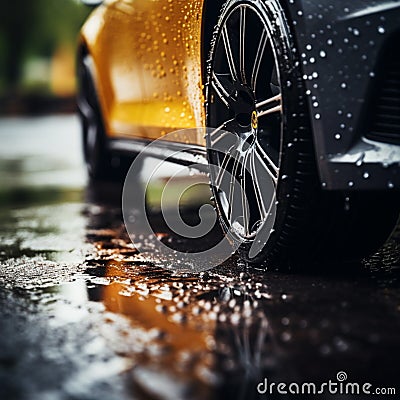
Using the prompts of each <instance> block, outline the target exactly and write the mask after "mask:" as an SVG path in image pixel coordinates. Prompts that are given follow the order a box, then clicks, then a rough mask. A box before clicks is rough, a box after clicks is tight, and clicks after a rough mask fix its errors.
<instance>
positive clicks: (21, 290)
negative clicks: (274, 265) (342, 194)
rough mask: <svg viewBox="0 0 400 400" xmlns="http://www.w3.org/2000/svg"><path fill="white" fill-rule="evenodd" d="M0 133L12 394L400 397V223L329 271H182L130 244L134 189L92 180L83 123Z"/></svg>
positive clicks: (0, 272) (2, 277)
mask: <svg viewBox="0 0 400 400" xmlns="http://www.w3.org/2000/svg"><path fill="white" fill-rule="evenodd" d="M0 138H1V143H2V145H1V147H0V178H1V187H0V205H1V209H0V216H1V224H0V399H29V400H30V399H33V400H36V399H40V400H47V399H107V400H109V399H110V400H112V399H153V398H154V399H212V398H215V399H256V398H285V397H286V396H284V395H281V396H278V395H276V397H275V396H269V395H267V394H264V395H262V394H259V393H258V392H257V385H258V383H260V382H262V381H264V378H267V379H268V381H269V382H287V383H289V382H297V383H302V382H314V383H316V384H317V383H322V382H327V381H329V380H330V379H331V380H335V379H336V377H337V373H338V372H339V371H343V372H345V373H346V374H347V377H348V378H347V381H348V382H358V383H360V384H363V383H365V382H369V383H371V384H372V387H373V388H379V387H381V388H396V389H397V393H399V391H400V379H399V372H398V363H399V359H400V336H399V332H400V229H399V228H397V231H395V233H394V235H393V237H392V238H391V239H390V240H389V241H388V243H387V244H386V245H385V247H384V248H383V250H381V251H380V252H379V253H377V254H376V255H374V256H373V257H371V258H369V259H368V260H366V262H365V263H364V265H363V266H360V267H352V268H350V267H348V266H347V267H346V266H343V265H337V266H335V268H333V270H331V272H330V273H329V274H327V273H326V271H324V267H325V269H326V266H324V265H321V266H320V271H321V272H315V273H314V274H306V275H305V274H302V275H300V274H295V273H293V274H282V273H277V272H274V271H264V270H261V269H260V270H258V269H256V268H249V267H248V266H246V265H245V264H244V263H243V262H241V261H239V260H237V259H235V258H232V259H230V260H228V261H227V262H226V263H225V264H224V265H222V266H220V267H217V268H214V269H213V270H210V271H207V272H203V273H200V274H189V273H182V272H179V271H176V270H174V266H173V265H172V266H171V265H170V266H169V268H162V267H160V265H159V262H156V260H153V259H151V258H149V257H146V256H143V255H141V254H140V253H139V252H138V250H137V249H136V248H135V247H134V246H133V244H132V243H131V242H130V240H129V238H128V236H127V234H126V231H125V228H124V225H123V222H122V216H121V206H120V192H121V185H119V184H116V183H102V184H96V185H94V184H87V183H86V179H85V172H84V167H83V162H82V159H81V156H80V137H79V127H78V122H77V119H76V118H75V117H74V116H63V117H43V118H34V119H3V120H0ZM154 218H155V220H157V215H156V213H155V217H154ZM160 234H163V235H166V233H165V232H163V231H162V228H161V227H160ZM142 239H143V241H145V240H146V238H142ZM158 261H159V260H158ZM336 397H338V396H337V395H335V396H328V395H325V396H324V395H321V396H319V397H317V398H336ZM356 397H357V398H367V397H368V396H366V395H364V397H363V395H359V396H356ZM374 397H375V398H380V397H381V396H377V395H375V396H374ZM307 398H312V396H307ZM338 398H352V396H341V397H340V396H339V397H338ZM382 398H383V397H382ZM386 398H396V396H386Z"/></svg>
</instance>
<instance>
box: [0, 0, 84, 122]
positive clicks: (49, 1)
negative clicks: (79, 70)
mask: <svg viewBox="0 0 400 400" xmlns="http://www.w3.org/2000/svg"><path fill="white" fill-rule="evenodd" d="M90 11H91V9H90V8H89V7H87V6H84V5H83V4H81V2H80V0H34V1H32V0H11V1H10V0H2V2H1V13H0V55H1V56H0V113H1V114H2V115H4V114H7V115H10V114H14V115H15V114H21V113H24V114H27V113H28V114H36V113H48V112H61V111H63V112H68V111H73V110H74V109H75V108H74V95H75V71H74V70H75V48H76V40H77V35H78V32H79V29H80V27H81V25H82V23H83V21H84V20H85V18H86V17H87V15H88V14H89V13H90Z"/></svg>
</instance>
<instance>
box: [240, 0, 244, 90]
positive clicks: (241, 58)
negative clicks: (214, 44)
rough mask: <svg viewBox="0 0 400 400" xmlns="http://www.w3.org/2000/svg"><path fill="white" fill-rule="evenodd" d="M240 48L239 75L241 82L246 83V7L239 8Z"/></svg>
mask: <svg viewBox="0 0 400 400" xmlns="http://www.w3.org/2000/svg"><path fill="white" fill-rule="evenodd" d="M239 38H240V50H239V58H240V76H241V78H242V82H243V83H244V84H245V83H246V71H245V62H246V61H245V39H246V7H241V9H240V32H239Z"/></svg>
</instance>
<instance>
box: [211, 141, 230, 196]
mask: <svg viewBox="0 0 400 400" xmlns="http://www.w3.org/2000/svg"><path fill="white" fill-rule="evenodd" d="M234 147H235V145H233V146H231V147H230V148H229V149H228V151H227V152H226V153H225V155H224V158H223V160H222V163H221V165H220V166H219V167H218V173H217V177H216V178H215V187H216V189H217V190H220V189H221V185H222V181H223V178H224V177H225V175H226V173H227V172H228V171H227V167H228V163H229V161H230V160H231V158H232V154H231V152H232V150H234Z"/></svg>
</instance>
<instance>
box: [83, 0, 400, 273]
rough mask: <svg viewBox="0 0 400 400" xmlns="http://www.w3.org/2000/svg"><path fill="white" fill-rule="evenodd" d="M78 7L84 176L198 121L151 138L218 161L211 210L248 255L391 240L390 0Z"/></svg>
mask: <svg viewBox="0 0 400 400" xmlns="http://www.w3.org/2000/svg"><path fill="white" fill-rule="evenodd" d="M86 3H91V4H92V5H95V6H96V7H95V8H94V10H93V12H92V13H91V15H90V16H89V17H88V19H87V21H86V23H85V24H84V26H83V28H82V30H81V34H80V38H79V48H78V82H79V90H78V106H79V114H80V116H81V121H82V128H83V138H84V153H85V159H86V162H87V165H88V170H89V174H90V175H91V177H92V178H93V179H98V178H104V177H105V176H106V175H107V174H110V171H112V170H113V168H114V167H115V165H114V164H115V160H116V158H115V155H118V154H122V153H127V154H135V153H137V152H138V151H140V150H141V149H143V148H144V147H146V145H147V144H148V143H150V142H152V141H155V140H156V139H160V138H163V137H164V136H165V135H167V134H168V133H170V132H174V131H177V130H182V129H192V128H198V127H203V128H207V130H206V132H207V134H206V136H205V138H204V137H202V135H197V136H196V135H194V136H192V137H191V138H189V139H187V138H186V139H185V140H181V141H180V140H179V138H178V139H177V140H176V142H174V141H172V142H171V141H168V142H165V143H163V141H161V143H163V144H164V145H166V146H172V147H174V146H175V147H176V148H178V149H182V148H185V146H187V145H190V146H191V151H193V148H194V149H197V150H196V151H198V153H199V154H203V155H204V154H206V155H207V159H208V162H209V163H210V165H213V166H217V167H218V168H211V169H210V178H211V179H210V181H211V188H212V191H213V196H214V201H215V207H216V210H217V212H218V215H219V219H220V223H221V226H222V227H223V229H224V231H225V232H233V234H234V236H235V238H236V239H237V240H238V241H240V246H239V249H238V252H239V254H240V256H241V257H242V258H243V259H244V260H247V261H249V262H254V263H267V264H268V265H274V266H277V267H280V268H292V267H298V266H300V267H307V266H308V265H309V264H310V265H311V264H312V265H313V266H318V265H322V264H321V261H322V260H323V261H324V262H325V264H324V265H326V264H327V263H326V262H328V264H332V265H335V263H336V261H338V260H345V261H350V262H352V261H357V262H358V261H360V260H361V259H363V258H364V257H366V256H368V255H370V254H371V253H373V252H374V251H375V250H377V249H378V248H379V247H380V246H381V245H382V244H383V243H384V242H385V240H386V239H387V238H388V236H389V235H390V234H391V232H392V230H393V228H394V227H395V225H396V222H397V220H398V216H399V211H400V201H399V193H400V192H399V189H400V55H399V53H398V52H397V50H396V49H397V47H398V40H400V1H394V0H382V1H380V2H376V1H374V0H351V1H350V0H343V1H335V2H334V1H331V0H330V1H329V0H319V1H310V0H227V1H225V0H190V1H189V0H173V1H172V0H109V1H104V2H101V1H95V0H92V1H89V0H86ZM226 133H230V134H231V135H233V136H234V137H235V140H234V141H229V140H228V141H226V145H225V148H223V149H222V151H220V150H221V149H220V148H218V149H217V148H216V143H217V142H218V143H219V144H218V146H219V147H221V146H223V143H224V140H223V135H224V134H226ZM178 161H179V160H178ZM221 171H223V172H221ZM225 173H226V176H225ZM228 176H230V177H233V178H227V177H228ZM233 181H235V182H239V186H240V188H241V189H242V190H241V191H242V192H243V193H244V194H245V196H246V198H247V202H243V201H242V198H241V197H242V196H240V195H238V193H239V192H240V191H239V192H234V185H232V182H233Z"/></svg>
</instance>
